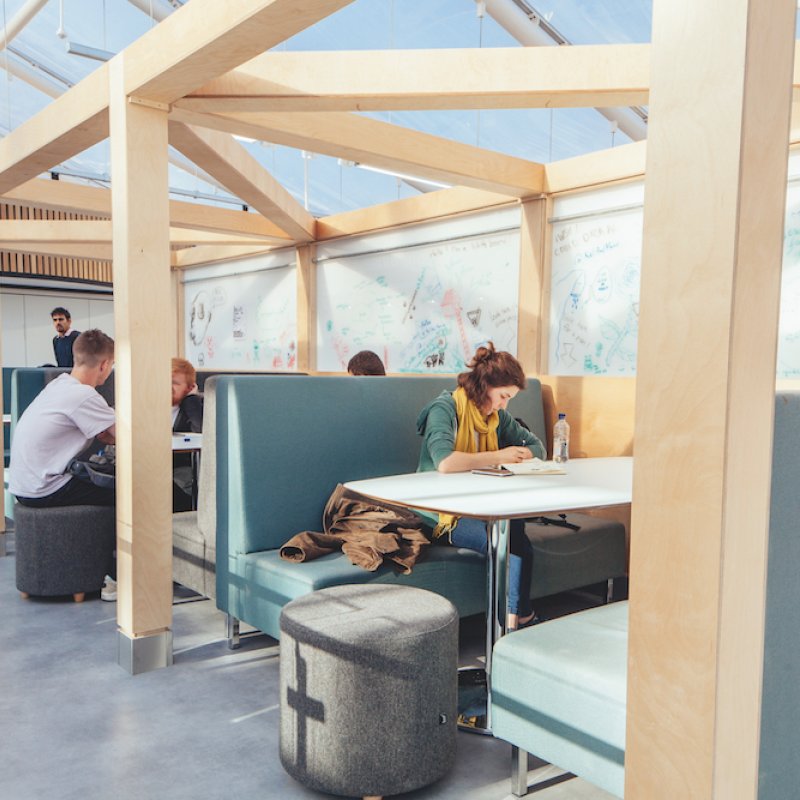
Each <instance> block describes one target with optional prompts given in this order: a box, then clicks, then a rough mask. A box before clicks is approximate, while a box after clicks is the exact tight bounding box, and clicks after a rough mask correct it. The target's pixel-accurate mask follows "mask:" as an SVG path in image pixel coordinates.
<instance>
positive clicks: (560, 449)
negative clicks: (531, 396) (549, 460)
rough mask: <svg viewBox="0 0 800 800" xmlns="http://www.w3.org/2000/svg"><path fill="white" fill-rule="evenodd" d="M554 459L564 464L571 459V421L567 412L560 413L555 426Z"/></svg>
mask: <svg viewBox="0 0 800 800" xmlns="http://www.w3.org/2000/svg"><path fill="white" fill-rule="evenodd" d="M553 461H555V462H557V463H558V464H564V463H566V462H567V461H569V423H568V422H567V415H566V414H559V415H558V422H556V424H555V426H554V427H553Z"/></svg>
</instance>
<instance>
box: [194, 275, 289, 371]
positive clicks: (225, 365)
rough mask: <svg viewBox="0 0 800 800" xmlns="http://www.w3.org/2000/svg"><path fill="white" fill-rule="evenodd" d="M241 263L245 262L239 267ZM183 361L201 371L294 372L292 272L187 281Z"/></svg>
mask: <svg viewBox="0 0 800 800" xmlns="http://www.w3.org/2000/svg"><path fill="white" fill-rule="evenodd" d="M241 263H246V262H241ZM185 302H186V306H187V308H189V309H191V310H192V313H191V314H190V315H189V319H187V330H186V337H185V351H186V357H187V358H188V359H189V360H190V361H192V362H193V363H194V364H197V365H198V366H202V367H204V368H205V369H212V368H217V369H236V368H242V369H255V370H258V369H263V370H271V369H296V367H297V321H296V315H297V311H296V305H297V302H296V289H295V269H294V267H279V268H275V269H261V270H258V271H254V272H245V273H243V274H237V275H228V276H220V277H214V278H208V279H205V280H198V281H191V282H190V283H187V284H186V286H185Z"/></svg>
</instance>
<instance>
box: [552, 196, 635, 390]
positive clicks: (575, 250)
mask: <svg viewBox="0 0 800 800" xmlns="http://www.w3.org/2000/svg"><path fill="white" fill-rule="evenodd" d="M552 241H553V250H552V279H551V290H550V327H549V336H550V338H549V358H550V361H549V370H550V372H552V373H553V374H556V375H634V374H635V371H636V350H637V338H638V331H639V278H640V274H641V248H642V210H641V209H626V210H622V211H618V212H605V213H602V214H598V215H597V216H594V217H586V218H583V219H573V220H570V221H568V222H561V223H558V222H557V223H555V224H554V225H553V237H552Z"/></svg>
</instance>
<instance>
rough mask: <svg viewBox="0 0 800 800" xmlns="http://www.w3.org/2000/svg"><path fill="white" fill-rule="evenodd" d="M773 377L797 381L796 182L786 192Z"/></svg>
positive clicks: (799, 232) (799, 230)
mask: <svg viewBox="0 0 800 800" xmlns="http://www.w3.org/2000/svg"><path fill="white" fill-rule="evenodd" d="M790 166H791V165H790ZM777 376H778V377H779V378H800V184H798V183H797V182H796V181H791V182H790V183H789V186H788V189H787V191H786V217H785V220H784V227H783V274H782V275H781V310H780V322H779V324H778V367H777Z"/></svg>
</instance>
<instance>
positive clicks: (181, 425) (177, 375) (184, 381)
mask: <svg viewBox="0 0 800 800" xmlns="http://www.w3.org/2000/svg"><path fill="white" fill-rule="evenodd" d="M172 430H173V432H174V433H202V431H203V398H202V396H201V395H200V394H199V393H198V391H197V373H196V371H195V368H194V367H193V366H192V364H191V362H189V361H187V360H186V359H185V358H173V359H172ZM196 478H197V476H196V475H195V474H194V470H193V469H192V458H191V455H190V454H189V453H173V454H172V510H173V511H189V510H191V508H192V505H193V503H192V488H193V483H194V481H195V480H196Z"/></svg>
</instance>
